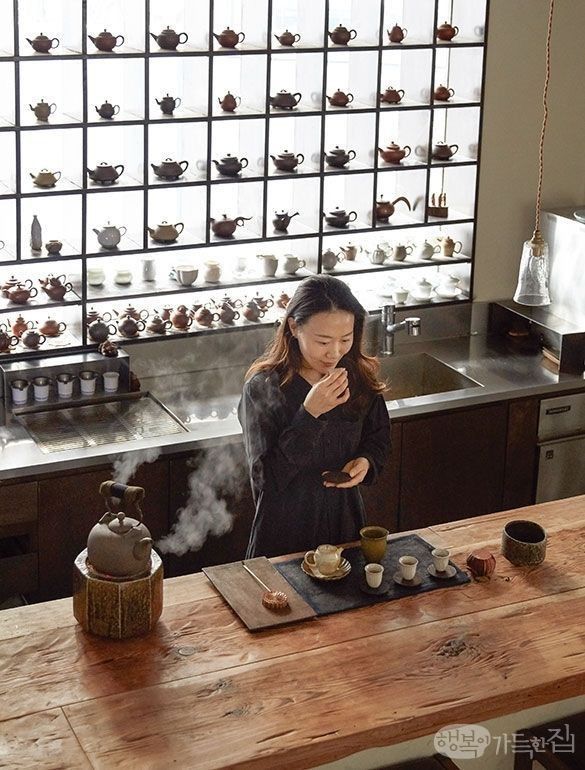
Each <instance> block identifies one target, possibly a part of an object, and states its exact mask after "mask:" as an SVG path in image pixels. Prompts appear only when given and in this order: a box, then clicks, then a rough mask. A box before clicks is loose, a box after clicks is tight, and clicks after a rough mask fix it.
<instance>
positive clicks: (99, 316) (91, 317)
mask: <svg viewBox="0 0 585 770" xmlns="http://www.w3.org/2000/svg"><path fill="white" fill-rule="evenodd" d="M111 320H112V314H111V313H109V312H108V311H107V310H106V311H105V312H103V313H99V312H98V311H97V310H96V309H95V308H94V307H90V309H89V310H88V311H87V313H86V314H85V323H86V325H87V326H89V324H90V323H92V322H93V321H111Z"/></svg>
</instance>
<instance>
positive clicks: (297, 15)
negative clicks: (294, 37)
mask: <svg viewBox="0 0 585 770" xmlns="http://www.w3.org/2000/svg"><path fill="white" fill-rule="evenodd" d="M324 25H325V0H272V39H271V41H270V46H271V48H272V49H273V51H286V50H287V49H286V48H285V47H284V46H281V44H280V43H279V42H278V40H276V39H275V35H281V34H282V33H283V32H284V31H285V30H286V29H288V30H289V31H290V32H292V33H293V34H296V33H298V34H299V35H300V36H301V39H300V40H299V41H298V43H295V44H294V50H300V51H302V50H303V49H304V48H322V47H323V29H324ZM288 50H290V49H288Z"/></svg>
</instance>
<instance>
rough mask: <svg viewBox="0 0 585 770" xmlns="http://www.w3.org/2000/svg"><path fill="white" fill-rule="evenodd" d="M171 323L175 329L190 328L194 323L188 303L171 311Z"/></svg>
mask: <svg viewBox="0 0 585 770" xmlns="http://www.w3.org/2000/svg"><path fill="white" fill-rule="evenodd" d="M170 320H171V323H172V325H173V326H174V327H175V329H188V328H189V327H190V326H191V324H192V323H193V319H192V318H191V317H190V315H189V311H188V309H187V306H186V305H179V307H178V308H177V309H176V310H174V311H173V312H172V313H171V318H170Z"/></svg>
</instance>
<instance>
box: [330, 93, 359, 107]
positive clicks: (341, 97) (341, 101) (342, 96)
mask: <svg viewBox="0 0 585 770" xmlns="http://www.w3.org/2000/svg"><path fill="white" fill-rule="evenodd" d="M326 98H327V99H328V100H329V104H330V105H331V106H332V107H347V105H348V104H351V103H352V102H353V94H346V93H345V91H340V90H339V89H337V91H335V93H334V94H333V96H327V95H326Z"/></svg>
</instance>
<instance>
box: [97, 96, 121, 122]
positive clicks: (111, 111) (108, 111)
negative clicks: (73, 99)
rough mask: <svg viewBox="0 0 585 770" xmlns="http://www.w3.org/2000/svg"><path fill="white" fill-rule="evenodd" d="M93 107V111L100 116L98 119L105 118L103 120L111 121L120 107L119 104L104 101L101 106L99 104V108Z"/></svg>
mask: <svg viewBox="0 0 585 770" xmlns="http://www.w3.org/2000/svg"><path fill="white" fill-rule="evenodd" d="M94 106H95V111H96V112H97V114H98V115H99V116H100V118H105V120H112V118H113V117H114V115H117V114H118V113H119V112H120V105H119V104H110V102H108V101H107V99H106V101H105V102H104V103H103V104H100V106H99V107H97V106H96V105H94Z"/></svg>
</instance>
